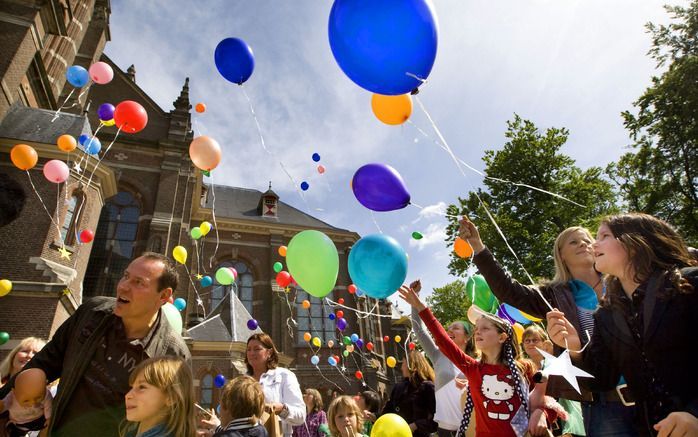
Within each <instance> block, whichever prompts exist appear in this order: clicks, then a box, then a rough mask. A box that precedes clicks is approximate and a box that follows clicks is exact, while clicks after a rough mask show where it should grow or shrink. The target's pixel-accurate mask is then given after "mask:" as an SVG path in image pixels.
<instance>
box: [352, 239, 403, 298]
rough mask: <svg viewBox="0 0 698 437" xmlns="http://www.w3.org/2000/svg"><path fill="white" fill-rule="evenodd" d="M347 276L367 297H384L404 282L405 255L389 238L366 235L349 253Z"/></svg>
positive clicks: (398, 245) (393, 240) (395, 242)
mask: <svg viewBox="0 0 698 437" xmlns="http://www.w3.org/2000/svg"><path fill="white" fill-rule="evenodd" d="M349 275H350V276H351V279H352V281H354V284H356V285H357V286H358V287H359V288H360V289H361V290H363V291H364V292H365V293H366V294H367V295H368V296H370V297H373V298H375V299H383V298H386V297H388V296H390V295H391V294H393V293H395V291H396V290H397V289H398V288H400V286H401V285H402V284H403V283H404V281H405V277H406V276H407V253H405V250H404V249H403V248H402V247H401V246H400V244H399V243H398V242H397V241H396V240H395V239H394V238H392V237H389V236H387V235H383V234H372V235H367V236H365V237H363V238H361V239H360V240H359V241H357V242H356V243H355V244H354V246H353V247H352V249H351V252H349Z"/></svg>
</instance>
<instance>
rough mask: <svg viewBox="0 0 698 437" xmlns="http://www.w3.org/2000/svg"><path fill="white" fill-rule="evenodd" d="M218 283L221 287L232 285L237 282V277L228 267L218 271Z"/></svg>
mask: <svg viewBox="0 0 698 437" xmlns="http://www.w3.org/2000/svg"><path fill="white" fill-rule="evenodd" d="M216 281H218V283H219V284H221V285H230V284H232V283H233V282H235V275H233V272H232V271H231V270H230V269H229V268H227V267H221V268H220V269H218V271H216Z"/></svg>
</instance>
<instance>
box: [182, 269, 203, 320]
mask: <svg viewBox="0 0 698 437" xmlns="http://www.w3.org/2000/svg"><path fill="white" fill-rule="evenodd" d="M182 265H183V266H184V270H186V271H187V278H189V283H190V284H191V286H192V288H193V289H194V294H196V305H197V307H201V309H202V310H203V311H204V320H206V307H204V301H203V300H201V296H200V295H199V291H198V290H197V289H196V285H194V281H193V280H192V279H191V272H190V271H189V267H187V265H186V263H182Z"/></svg>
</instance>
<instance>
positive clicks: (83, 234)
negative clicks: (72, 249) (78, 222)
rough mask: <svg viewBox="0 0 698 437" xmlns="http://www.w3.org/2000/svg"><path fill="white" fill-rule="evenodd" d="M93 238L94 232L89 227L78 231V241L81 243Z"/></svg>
mask: <svg viewBox="0 0 698 437" xmlns="http://www.w3.org/2000/svg"><path fill="white" fill-rule="evenodd" d="M94 239H95V234H94V232H92V231H91V230H89V229H83V230H82V231H80V242H81V243H89V242H90V241H92V240H94Z"/></svg>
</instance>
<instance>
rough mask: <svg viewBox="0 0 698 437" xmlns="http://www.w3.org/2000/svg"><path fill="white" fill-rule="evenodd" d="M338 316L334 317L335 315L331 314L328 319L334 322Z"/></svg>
mask: <svg viewBox="0 0 698 437" xmlns="http://www.w3.org/2000/svg"><path fill="white" fill-rule="evenodd" d="M336 317H337V316H335V315H334V313H330V314H329V315H328V316H327V318H328V319H330V320H334V319H335V318H336Z"/></svg>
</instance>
